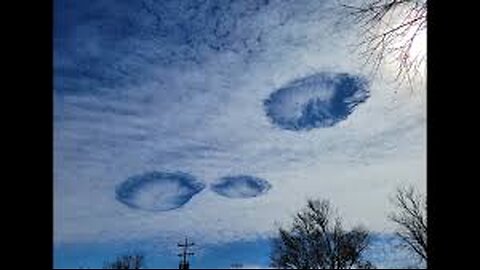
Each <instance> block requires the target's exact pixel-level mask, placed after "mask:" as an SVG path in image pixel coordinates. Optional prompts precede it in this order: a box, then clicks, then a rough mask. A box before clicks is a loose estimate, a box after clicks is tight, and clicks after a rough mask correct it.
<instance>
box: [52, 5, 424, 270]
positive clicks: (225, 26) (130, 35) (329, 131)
mask: <svg viewBox="0 0 480 270" xmlns="http://www.w3.org/2000/svg"><path fill="white" fill-rule="evenodd" d="M344 15H345V14H343V15H342V13H340V11H339V10H338V1H335V0H326V1H316V0H296V1H293V0H270V1H269V0H265V1H257V0H255V1H254V0H247V1H224V0H217V1H213V0H198V1H196V0H188V1H187V0H185V1H173V0H165V1H153V0H142V1H127V0H96V1H93V0H82V1H79V0H78V1H67V0H55V1H54V89H53V93H54V148H53V151H54V228H53V229H54V239H53V241H54V266H55V267H62V268H63V267H66V268H76V267H80V266H82V265H85V266H94V265H97V266H101V265H102V264H103V262H104V261H105V260H106V258H111V257H112V256H114V255H115V254H118V253H121V252H124V251H127V250H130V249H138V248H139V247H143V248H146V249H147V250H159V255H155V254H156V253H155V252H153V253H152V255H151V256H153V258H152V259H151V260H152V261H151V263H152V264H153V265H152V266H164V267H168V266H167V265H171V264H172V263H173V265H172V266H170V267H176V265H177V262H178V260H177V258H176V253H177V247H176V242H178V241H182V239H184V237H185V236H188V237H189V238H190V239H192V240H193V241H194V242H196V243H197V247H196V248H197V249H198V251H197V252H198V254H197V255H196V256H195V259H193V260H194V261H195V260H197V261H195V262H196V263H197V265H200V266H204V267H217V266H218V267H221V266H223V267H228V266H229V265H230V264H231V263H236V262H239V263H242V264H244V265H249V266H259V267H265V266H267V265H268V246H269V244H268V243H269V240H268V239H270V238H271V237H273V236H274V235H275V233H276V230H277V229H278V227H279V226H285V225H288V224H289V222H291V218H292V215H293V214H294V213H295V211H297V210H298V209H300V208H301V207H303V206H304V205H305V202H306V199H307V198H325V199H329V200H330V201H331V202H332V203H333V204H334V205H335V207H336V208H337V210H338V212H339V214H340V215H341V216H342V218H343V222H344V224H345V226H346V227H349V226H353V225H356V224H362V225H364V226H365V227H367V228H369V229H371V230H372V231H373V232H375V233H377V234H378V235H383V236H385V239H389V236H388V235H390V233H391V232H392V229H393V228H392V224H390V223H389V222H388V219H387V215H388V213H389V212H390V211H392V210H393V208H392V205H391V204H390V203H389V197H391V195H392V193H393V192H394V190H395V188H396V187H397V186H398V185H405V184H410V185H413V186H415V187H417V188H418V189H419V190H420V191H425V186H426V101H425V89H424V84H423V83H418V85H415V89H416V91H411V90H409V89H407V87H406V86H400V87H399V86H398V85H397V84H395V83H394V82H393V81H392V78H393V76H394V72H393V67H391V66H388V64H387V65H385V66H382V67H381V70H380V73H379V74H380V75H377V76H372V75H371V73H370V72H369V69H368V66H365V64H364V61H363V60H362V59H361V58H359V56H358V52H356V51H355V50H352V44H355V43H356V42H358V29H356V28H355V27H353V26H352V25H348V24H345V23H342V20H341V18H342V16H344ZM379 237H380V236H379ZM382 239H383V238H382ZM385 239H384V240H379V241H378V243H384V242H388V241H387V240H385ZM160 254H162V255H160ZM172 258H173V259H172ZM83 260H84V261H83ZM192 267H193V265H192Z"/></svg>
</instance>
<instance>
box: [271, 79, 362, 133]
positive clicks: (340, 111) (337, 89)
mask: <svg viewBox="0 0 480 270" xmlns="http://www.w3.org/2000/svg"><path fill="white" fill-rule="evenodd" d="M369 96H370V94H369V89H368V82H367V80H366V79H365V78H364V77H362V76H359V75H352V74H348V73H333V72H323V73H317V74H314V75H312V76H308V77H305V78H301V79H298V80H295V81H293V82H291V83H289V84H287V85H286V86H284V87H282V88H280V89H278V90H276V91H275V92H273V93H272V94H270V96H269V97H268V98H267V99H266V100H265V101H264V106H265V111H266V114H267V116H268V117H269V118H270V119H271V121H272V123H273V124H275V125H276V126H278V127H280V128H282V129H286V130H294V131H299V130H307V131H308V130H311V129H314V128H326V127H332V126H334V125H336V124H337V123H339V122H340V121H343V120H345V119H347V117H348V116H349V115H350V114H351V113H352V112H353V111H354V109H355V107H356V106H357V105H359V104H360V103H363V102H365V101H366V100H367V99H368V98H369Z"/></svg>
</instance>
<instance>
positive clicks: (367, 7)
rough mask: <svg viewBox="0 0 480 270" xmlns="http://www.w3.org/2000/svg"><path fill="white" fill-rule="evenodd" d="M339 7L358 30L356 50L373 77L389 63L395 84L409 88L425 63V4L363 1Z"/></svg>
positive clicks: (409, 0)
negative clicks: (406, 84)
mask: <svg viewBox="0 0 480 270" xmlns="http://www.w3.org/2000/svg"><path fill="white" fill-rule="evenodd" d="M342 6H343V7H344V8H346V10H347V12H348V15H349V17H350V18H351V19H353V23H355V24H357V25H359V26H360V28H361V41H360V43H359V44H357V46H356V47H357V48H361V52H360V54H361V56H362V57H364V59H365V62H366V63H367V64H372V66H373V70H374V72H375V73H376V72H377V71H378V68H379V66H380V65H382V64H383V63H384V62H385V61H387V60H389V59H391V60H393V61H394V63H395V65H396V72H397V73H396V78H395V79H396V81H397V82H399V83H403V82H404V81H405V80H407V81H408V83H409V84H411V83H412V79H413V78H414V77H416V76H418V75H419V74H420V72H422V70H421V67H424V65H423V64H424V63H425V60H426V48H424V47H425V45H426V42H425V41H426V40H425V39H426V29H427V0H365V1H363V4H360V5H358V6H355V5H348V4H342ZM418 47H420V48H418Z"/></svg>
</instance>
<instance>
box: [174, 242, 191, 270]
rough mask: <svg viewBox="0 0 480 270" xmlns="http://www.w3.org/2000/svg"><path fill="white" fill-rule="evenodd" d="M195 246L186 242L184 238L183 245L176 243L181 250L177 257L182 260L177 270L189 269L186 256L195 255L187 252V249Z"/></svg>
mask: <svg viewBox="0 0 480 270" xmlns="http://www.w3.org/2000/svg"><path fill="white" fill-rule="evenodd" d="M193 245H195V243H193V242H190V243H189V242H188V239H187V238H186V237H185V243H183V244H182V243H178V244H177V246H178V247H181V248H183V250H182V253H179V254H178V256H179V257H181V258H182V260H181V261H180V264H179V268H178V269H190V264H189V263H188V256H192V255H195V254H194V253H193V252H188V248H189V247H191V246H193Z"/></svg>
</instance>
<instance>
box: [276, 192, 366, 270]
mask: <svg viewBox="0 0 480 270" xmlns="http://www.w3.org/2000/svg"><path fill="white" fill-rule="evenodd" d="M369 240H370V239H369V232H368V231H366V230H365V229H363V228H360V227H356V228H354V229H353V230H351V231H345V230H344V229H343V228H342V224H341V221H340V218H338V217H334V216H333V213H332V208H331V206H330V203H329V202H328V201H326V200H322V201H320V200H308V203H307V207H306V208H305V209H303V210H302V211H300V212H299V213H298V214H297V215H296V216H295V218H294V221H293V226H292V228H291V229H283V228H280V229H279V237H278V238H277V239H275V240H274V241H273V251H272V254H271V266H273V267H278V268H288V269H297V268H299V269H351V268H353V267H355V268H363V269H369V268H373V265H372V264H371V263H370V262H368V261H367V260H364V259H363V257H362V254H363V252H364V251H365V249H366V248H367V246H368V244H369Z"/></svg>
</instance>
